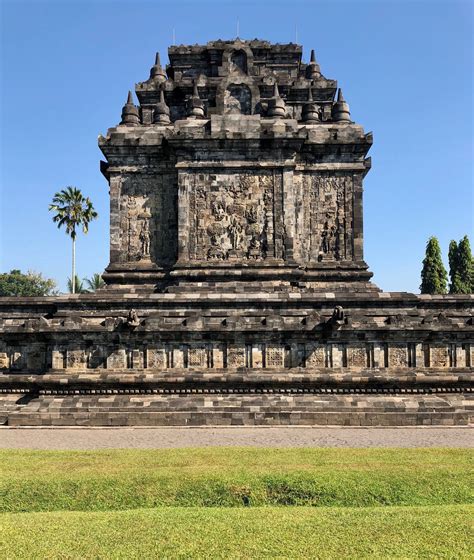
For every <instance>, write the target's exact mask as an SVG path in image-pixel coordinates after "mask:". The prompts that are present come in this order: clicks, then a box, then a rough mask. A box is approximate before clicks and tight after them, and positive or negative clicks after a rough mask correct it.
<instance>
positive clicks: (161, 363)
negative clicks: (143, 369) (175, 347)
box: [147, 347, 167, 369]
mask: <svg viewBox="0 0 474 560" xmlns="http://www.w3.org/2000/svg"><path fill="white" fill-rule="evenodd" d="M166 362H167V360H166V350H165V348H164V347H163V348H150V347H148V348H147V367H148V369H165V368H166Z"/></svg>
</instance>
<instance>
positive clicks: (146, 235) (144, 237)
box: [140, 219, 150, 257]
mask: <svg viewBox="0 0 474 560" xmlns="http://www.w3.org/2000/svg"><path fill="white" fill-rule="evenodd" d="M140 242H141V247H142V256H143V257H149V256H150V226H149V225H148V220H147V219H145V220H143V222H142V229H141V230H140Z"/></svg>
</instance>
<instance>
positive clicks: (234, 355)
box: [227, 344, 245, 369]
mask: <svg viewBox="0 0 474 560" xmlns="http://www.w3.org/2000/svg"><path fill="white" fill-rule="evenodd" d="M227 367H228V368H230V369H232V368H241V367H245V346H244V345H243V344H229V346H228V348H227Z"/></svg>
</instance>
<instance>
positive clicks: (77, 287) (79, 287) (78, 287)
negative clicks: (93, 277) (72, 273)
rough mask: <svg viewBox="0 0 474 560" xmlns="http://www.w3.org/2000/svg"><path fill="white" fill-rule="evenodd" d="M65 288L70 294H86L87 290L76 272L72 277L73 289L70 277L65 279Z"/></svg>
mask: <svg viewBox="0 0 474 560" xmlns="http://www.w3.org/2000/svg"><path fill="white" fill-rule="evenodd" d="M67 289H68V292H69V293H70V294H87V293H88V292H89V290H88V289H87V288H86V286H85V284H84V280H81V279H80V278H79V276H78V275H77V274H76V277H75V278H74V291H73V285H72V281H71V279H70V278H68V279H67Z"/></svg>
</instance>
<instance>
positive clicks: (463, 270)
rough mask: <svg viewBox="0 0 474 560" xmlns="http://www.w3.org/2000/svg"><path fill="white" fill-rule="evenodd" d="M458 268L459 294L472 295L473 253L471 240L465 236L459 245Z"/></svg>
mask: <svg viewBox="0 0 474 560" xmlns="http://www.w3.org/2000/svg"><path fill="white" fill-rule="evenodd" d="M457 260H458V266H457V274H458V276H459V282H460V290H459V292H456V293H458V294H471V293H472V292H473V291H474V290H473V285H472V282H473V276H474V274H473V269H472V252H471V245H470V243H469V238H468V236H467V235H465V236H464V237H463V238H462V239H461V241H460V242H459V245H458V258H457Z"/></svg>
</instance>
